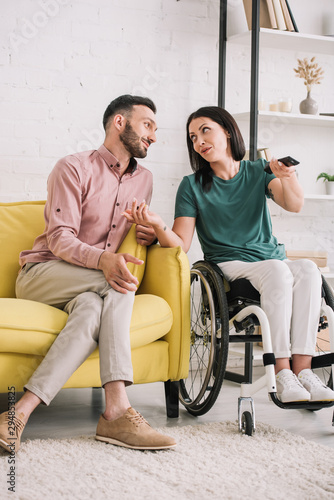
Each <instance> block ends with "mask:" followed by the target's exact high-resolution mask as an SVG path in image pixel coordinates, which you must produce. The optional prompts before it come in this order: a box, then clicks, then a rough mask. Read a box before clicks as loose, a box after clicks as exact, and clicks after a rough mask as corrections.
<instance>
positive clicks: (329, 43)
mask: <svg viewBox="0 0 334 500" xmlns="http://www.w3.org/2000/svg"><path fill="white" fill-rule="evenodd" d="M251 34H252V32H251V31H247V32H244V33H240V34H237V35H232V36H230V37H228V38H227V43H228V44H229V43H233V44H242V45H245V46H249V47H250V46H251ZM259 47H260V50H261V47H266V48H272V49H275V50H278V51H282V50H288V51H290V52H291V51H294V52H298V51H301V52H303V53H304V54H305V53H310V54H314V53H319V54H322V55H329V56H334V38H333V37H326V36H319V35H309V34H304V33H295V32H289V31H280V30H272V29H267V28H260V36H259ZM251 71H252V70H251ZM233 116H234V118H235V119H236V121H237V122H250V119H251V116H250V112H249V111H246V112H238V113H233ZM271 124H273V125H274V124H282V125H286V126H288V127H308V131H309V130H310V129H311V128H312V127H314V130H317V129H319V128H320V129H323V128H324V129H327V130H332V129H333V128H334V117H332V116H324V115H303V114H299V113H282V112H271V111H259V112H258V128H259V130H260V127H266V126H268V125H269V126H270V125H271ZM291 130H292V131H293V129H291ZM308 133H310V132H308ZM326 134H327V137H328V134H329V133H328V132H327V131H326V132H325V135H326ZM327 142H328V139H327ZM333 142H334V136H333ZM261 146H262V147H263V146H264V145H263V144H261ZM310 147H312V146H310ZM313 147H319V148H321V147H322V145H321V143H319V142H318V143H316V144H314V146H313ZM329 149H330V151H331V150H332V144H330V146H329ZM305 168H308V169H309V170H308V171H309V172H310V175H312V174H311V166H307V165H306V164H305ZM307 191H310V190H309V189H308V190H306V192H307ZM311 193H312V192H311ZM311 193H310V192H308V194H307V195H306V196H305V199H308V200H319V201H328V200H334V197H333V196H329V195H324V194H311Z"/></svg>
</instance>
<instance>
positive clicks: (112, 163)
mask: <svg viewBox="0 0 334 500" xmlns="http://www.w3.org/2000/svg"><path fill="white" fill-rule="evenodd" d="M97 151H98V153H99V154H100V155H101V156H102V158H103V159H104V161H105V162H106V164H107V165H108V166H109V167H110V168H117V169H118V168H119V167H120V165H119V163H118V160H117V158H116V157H115V156H114V155H113V154H112V153H111V152H110V151H109V149H107V148H106V147H105V145H104V144H102V146H100V147H99V149H98V150H97ZM137 167H138V164H137V160H135V159H134V158H130V161H129V166H128V168H127V170H126V172H128V173H129V174H131V175H132V174H134V172H135V171H136V170H137Z"/></svg>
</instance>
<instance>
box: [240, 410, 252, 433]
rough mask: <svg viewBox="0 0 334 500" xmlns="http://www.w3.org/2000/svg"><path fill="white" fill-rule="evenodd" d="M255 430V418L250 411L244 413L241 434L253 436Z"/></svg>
mask: <svg viewBox="0 0 334 500" xmlns="http://www.w3.org/2000/svg"><path fill="white" fill-rule="evenodd" d="M253 430H254V429H253V417H252V415H251V413H250V412H249V411H244V412H243V414H242V416H241V432H242V434H246V436H252V435H253Z"/></svg>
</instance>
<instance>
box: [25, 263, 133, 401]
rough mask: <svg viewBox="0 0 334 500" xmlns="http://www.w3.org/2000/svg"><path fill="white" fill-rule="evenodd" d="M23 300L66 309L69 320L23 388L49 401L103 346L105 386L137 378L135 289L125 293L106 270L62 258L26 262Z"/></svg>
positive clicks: (102, 370)
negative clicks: (133, 340)
mask: <svg viewBox="0 0 334 500" xmlns="http://www.w3.org/2000/svg"><path fill="white" fill-rule="evenodd" d="M16 296H17V297H18V298H20V299H29V300H35V301H38V302H44V303H45V304H49V305H51V306H54V307H58V308H60V309H64V311H66V312H67V313H68V314H69V317H68V320H67V323H66V325H65V327H64V328H63V330H62V331H61V332H60V333H59V335H58V336H57V338H56V340H55V341H54V342H53V344H52V345H51V347H50V349H49V351H48V352H47V354H46V356H45V358H44V359H43V361H42V362H41V364H40V365H39V367H38V368H37V369H36V371H35V372H34V374H33V375H32V377H31V378H30V380H29V381H28V383H27V384H26V385H25V389H29V390H30V391H31V392H33V393H34V394H36V396H38V397H39V398H40V399H41V400H42V401H43V402H44V403H45V404H47V405H48V404H49V403H50V401H51V400H52V399H53V398H54V396H55V395H56V394H57V392H58V391H59V390H60V389H61V388H62V386H63V385H64V384H65V382H66V381H67V380H68V379H69V377H70V376H71V375H72V373H73V372H74V371H75V370H76V369H77V368H78V367H79V366H80V365H81V364H82V363H83V362H84V361H85V359H86V358H87V357H88V356H89V355H90V354H91V353H92V352H93V351H94V349H95V348H96V347H97V345H98V346H99V354H100V374H101V383H102V385H104V384H106V383H107V382H111V381H116V380H123V381H124V382H125V384H126V385H129V384H131V383H132V381H133V370H132V362H131V347H130V322H131V315H132V308H133V302H134V292H128V293H126V294H122V293H120V292H117V291H116V290H114V289H113V288H112V287H111V286H110V285H109V284H108V283H107V281H106V280H105V277H104V274H103V272H102V271H99V270H95V269H86V268H84V267H79V266H75V265H72V264H69V263H67V262H64V261H58V260H54V261H50V262H45V263H41V264H37V265H34V266H33V267H31V264H27V265H26V266H25V268H24V269H23V270H22V271H21V273H20V274H19V276H18V278H17V281H16Z"/></svg>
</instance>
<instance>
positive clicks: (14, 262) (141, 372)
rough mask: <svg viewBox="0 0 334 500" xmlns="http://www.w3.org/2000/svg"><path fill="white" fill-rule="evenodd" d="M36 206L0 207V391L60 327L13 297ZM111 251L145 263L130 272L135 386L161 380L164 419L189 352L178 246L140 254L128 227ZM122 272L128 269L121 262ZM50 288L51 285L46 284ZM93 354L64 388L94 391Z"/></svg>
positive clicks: (184, 269)
mask: <svg viewBox="0 0 334 500" xmlns="http://www.w3.org/2000/svg"><path fill="white" fill-rule="evenodd" d="M44 204H45V202H43V201H30V202H17V203H0V276H1V281H0V392H7V391H8V388H9V387H12V386H14V387H15V390H16V392H20V391H22V390H23V386H24V384H25V383H26V382H27V381H28V379H29V378H30V376H31V374H32V373H33V372H34V370H35V369H36V368H37V366H38V365H39V363H40V362H41V361H42V359H43V357H44V356H45V354H46V353H47V351H48V349H49V348H50V346H51V344H52V342H53V341H54V340H55V338H56V337H57V335H58V333H59V332H60V331H61V330H62V328H63V327H64V325H65V324H66V321H67V314H66V313H65V312H64V311H62V310H59V309H56V308H54V307H51V306H48V305H46V304H42V303H39V302H33V301H29V300H21V299H17V298H15V281H16V277H17V273H18V271H19V263H18V260H19V253H20V251H22V250H26V249H29V248H31V247H32V244H33V242H34V239H35V238H36V236H38V235H39V234H41V233H42V231H43V229H44V217H43V211H44ZM119 251H122V252H129V253H131V254H133V255H136V256H138V257H139V258H142V259H143V260H144V261H145V264H144V265H143V266H134V265H133V264H132V267H131V268H130V270H131V272H133V273H134V274H135V275H137V277H138V279H139V281H140V286H139V288H138V291H137V293H136V297H135V303H134V309H133V314H132V319H131V330H130V336H131V349H132V363H133V369H134V382H135V383H136V384H142V383H148V382H157V381H162V382H165V390H166V407H167V415H168V416H169V417H176V416H178V381H179V380H180V379H182V378H186V377H187V375H188V368H189V350H190V342H189V337H190V304H189V302H190V274H189V263H188V259H187V256H186V255H185V253H184V252H183V251H182V250H181V248H173V249H171V248H161V247H160V246H158V245H153V246H151V247H149V248H148V249H147V248H146V247H142V246H140V245H138V244H137V242H136V238H135V228H134V226H133V227H132V228H131V230H130V232H129V233H128V235H127V237H126V238H125V240H124V242H123V243H122V245H121V248H120V250H119ZM129 266H131V265H130V264H129ZM50 286H52V283H50ZM100 385H101V381H100V375H99V353H98V349H96V350H95V352H93V354H92V355H91V356H89V357H88V358H87V360H86V361H85V362H84V363H83V364H82V365H81V366H80V367H79V368H78V369H77V370H76V371H75V372H74V373H73V375H72V376H71V377H70V379H69V380H68V381H67V383H66V384H65V386H64V387H65V388H69V387H71V388H74V387H78V388H79V387H99V386H100Z"/></svg>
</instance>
